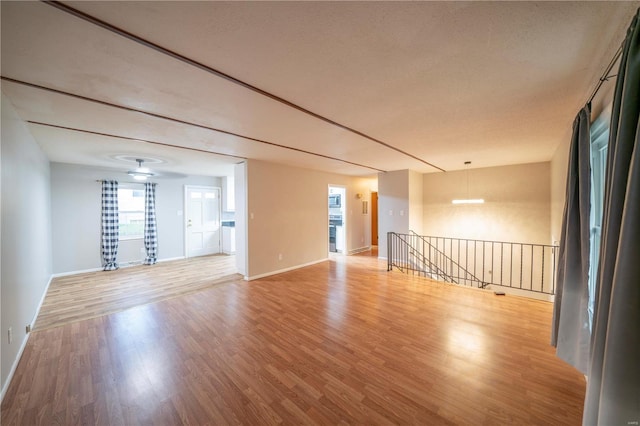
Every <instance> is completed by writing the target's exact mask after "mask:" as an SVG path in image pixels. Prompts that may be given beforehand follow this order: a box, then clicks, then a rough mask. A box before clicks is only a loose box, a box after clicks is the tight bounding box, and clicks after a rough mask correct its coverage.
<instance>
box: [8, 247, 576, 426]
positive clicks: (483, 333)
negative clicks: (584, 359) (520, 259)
mask: <svg viewBox="0 0 640 426" xmlns="http://www.w3.org/2000/svg"><path fill="white" fill-rule="evenodd" d="M551 309H552V306H551V304H550V303H548V302H542V301H536V300H529V299H524V298H518V297H512V296H504V297H498V296H494V295H493V294H492V293H489V292H483V291H479V290H472V289H468V288H462V287H456V286H452V285H447V284H441V283H434V282H430V281H428V280H426V279H423V278H417V277H413V276H405V275H402V274H401V273H399V272H395V271H394V272H391V273H388V272H386V265H385V264H384V263H382V262H379V261H378V260H377V259H375V258H372V257H366V256H351V257H341V256H339V257H335V258H334V259H333V260H331V261H328V262H324V263H321V264H317V265H314V266H310V267H307V268H304V269H300V270H296V271H291V272H288V273H284V274H280V275H276V276H272V277H268V278H264V279H261V280H257V281H252V282H243V281H236V282H232V283H229V284H223V285H219V286H215V287H213V288H210V289H208V290H204V291H200V292H197V293H191V294H188V295H184V296H180V297H175V298H172V299H168V300H164V301H161V302H158V303H153V304H147V305H144V306H140V307H137V308H133V309H129V310H126V311H122V312H119V313H115V314H111V315H107V316H102V317H98V318H93V319H89V320H86V321H80V322H74V323H71V324H68V325H64V326H61V327H56V328H51V329H47V330H43V331H37V332H34V333H32V335H31V337H30V339H29V342H28V344H27V347H26V349H25V352H24V355H23V357H22V360H21V362H20V364H19V366H18V369H17V371H16V374H15V376H14V379H13V381H12V383H11V385H10V387H9V389H8V392H7V395H6V397H5V399H4V401H3V403H2V424H3V425H12V424H25V425H32V424H64V425H72V424H90V425H91V424H125V425H135V424H166V425H179V424H196V425H200V424H212V425H222V424H251V425H256V424H278V423H286V424H323V425H327V424H331V425H333V424H347V423H350V424H367V425H371V424H421V425H440V424H470V425H471V424H472V425H480V424H487V425H494V424H521V425H524V424H526V425H530V424H558V425H572V424H575V425H577V424H580V423H581V416H582V402H583V398H584V392H585V384H584V378H583V377H582V375H581V374H580V373H579V372H577V371H575V370H574V369H572V368H571V367H570V366H568V365H566V364H564V363H563V362H561V361H560V360H559V359H558V358H556V357H555V355H554V350H553V348H551V347H550V346H549V330H550V323H551Z"/></svg>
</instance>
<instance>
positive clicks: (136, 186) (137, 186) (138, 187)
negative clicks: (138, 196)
mask: <svg viewBox="0 0 640 426" xmlns="http://www.w3.org/2000/svg"><path fill="white" fill-rule="evenodd" d="M120 190H132V191H142V210H141V212H142V219H143V224H142V232H141V233H140V234H136V235H124V236H123V235H122V234H121V232H120V230H121V225H122V222H121V215H122V213H123V211H122V209H121V206H120V204H121V203H120ZM144 197H145V196H144V183H122V184H120V185H118V241H133V240H143V239H144V214H145V200H144ZM138 212H139V210H132V211H130V210H127V211H126V213H138Z"/></svg>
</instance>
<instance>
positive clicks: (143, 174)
mask: <svg viewBox="0 0 640 426" xmlns="http://www.w3.org/2000/svg"><path fill="white" fill-rule="evenodd" d="M136 161H137V162H138V168H137V169H135V170H129V171H128V172H127V174H128V175H129V176H131V177H133V178H134V179H135V180H147V178H150V177H152V176H155V173H151V170H149V169H148V168H146V167H142V163H143V162H144V160H141V159H139V158H136Z"/></svg>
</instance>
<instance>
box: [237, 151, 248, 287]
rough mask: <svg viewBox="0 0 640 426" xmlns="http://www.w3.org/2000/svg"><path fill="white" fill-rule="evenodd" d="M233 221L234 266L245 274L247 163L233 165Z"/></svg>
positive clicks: (240, 272)
mask: <svg viewBox="0 0 640 426" xmlns="http://www.w3.org/2000/svg"><path fill="white" fill-rule="evenodd" d="M234 189H235V203H236V211H235V221H236V268H237V269H238V273H239V274H242V275H244V276H247V164H246V163H244V162H242V163H239V164H236V165H235V166H234Z"/></svg>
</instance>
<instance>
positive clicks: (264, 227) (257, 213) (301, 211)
mask: <svg viewBox="0 0 640 426" xmlns="http://www.w3.org/2000/svg"><path fill="white" fill-rule="evenodd" d="M246 164H247V213H248V216H247V232H248V234H247V256H248V264H247V273H246V274H245V275H246V276H247V277H248V278H249V279H252V278H255V277H259V276H264V275H268V274H271V273H274V272H277V271H282V270H287V269H291V268H295V267H299V266H302V265H306V264H310V263H314V262H319V261H322V260H324V259H327V257H328V252H329V236H328V234H329V220H328V204H327V197H328V191H329V185H341V186H344V187H346V194H347V195H346V197H345V198H346V200H345V201H346V210H345V212H346V221H347V230H346V231H347V235H346V241H347V251H348V252H352V251H354V250H358V249H363V248H368V247H370V245H371V243H370V240H371V237H370V235H371V234H370V229H369V228H370V227H371V225H370V216H369V215H368V214H366V215H365V214H363V213H362V201H365V200H367V201H368V200H370V199H371V191H370V189H369V187H370V182H369V180H367V179H363V178H354V177H350V176H343V175H338V174H331V173H323V172H318V171H313V170H306V169H300V168H296V167H289V166H283V165H279V164H274V163H269V162H264V161H256V160H248V161H247V163H246ZM358 193H360V194H363V197H362V198H361V199H357V198H356V194H358ZM236 195H237V194H236ZM236 220H237V222H236V224H237V226H242V225H241V223H240V222H239V220H240V219H239V217H238V212H236ZM367 236H368V237H367ZM279 255H282V259H279Z"/></svg>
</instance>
